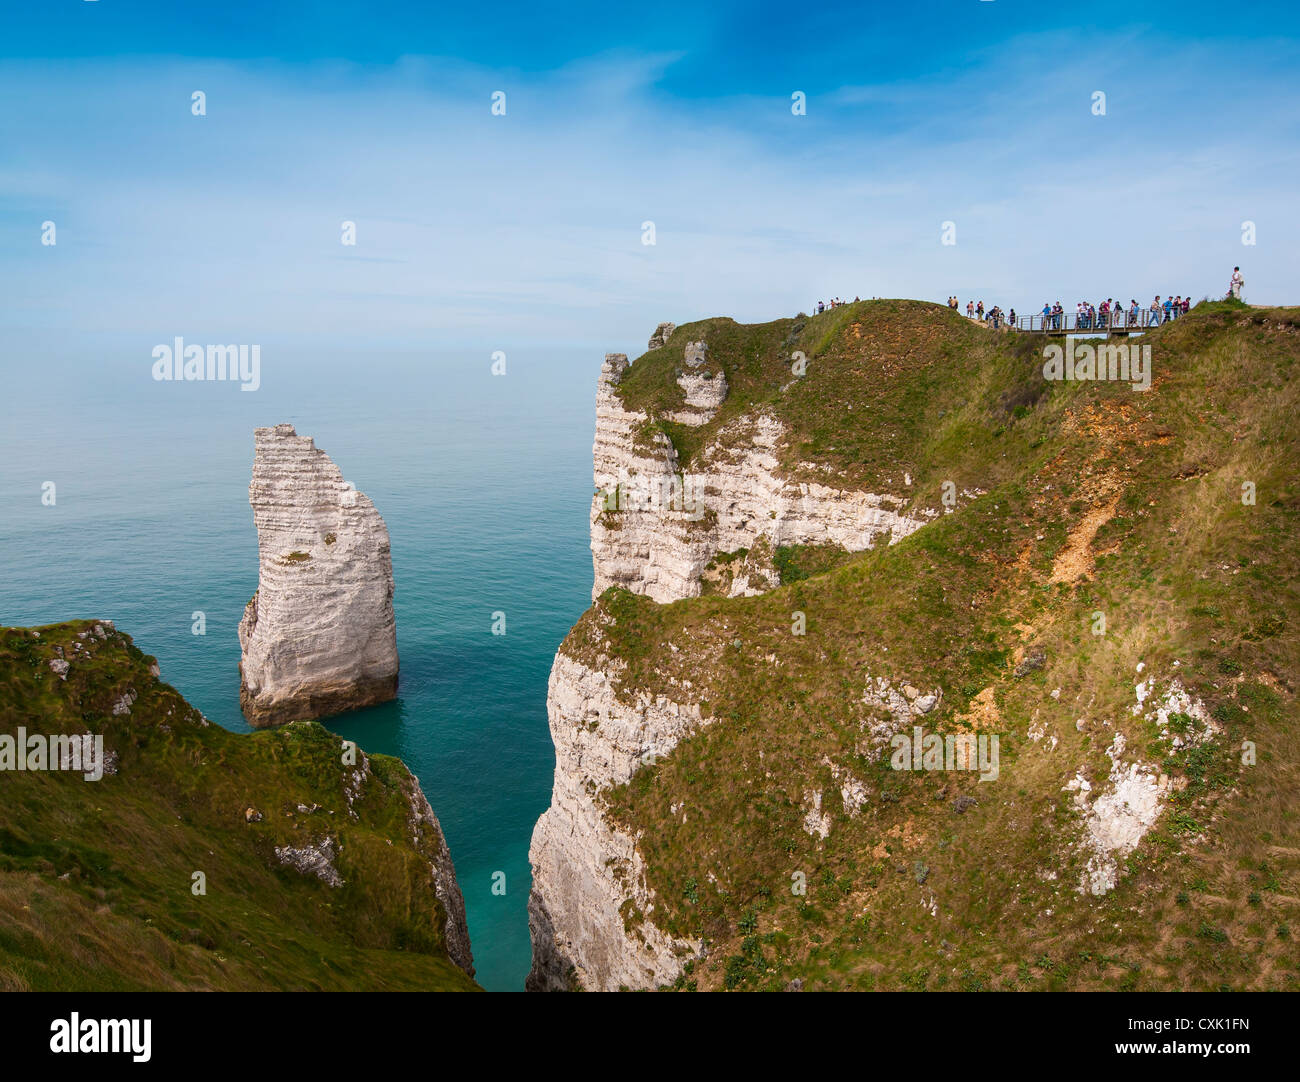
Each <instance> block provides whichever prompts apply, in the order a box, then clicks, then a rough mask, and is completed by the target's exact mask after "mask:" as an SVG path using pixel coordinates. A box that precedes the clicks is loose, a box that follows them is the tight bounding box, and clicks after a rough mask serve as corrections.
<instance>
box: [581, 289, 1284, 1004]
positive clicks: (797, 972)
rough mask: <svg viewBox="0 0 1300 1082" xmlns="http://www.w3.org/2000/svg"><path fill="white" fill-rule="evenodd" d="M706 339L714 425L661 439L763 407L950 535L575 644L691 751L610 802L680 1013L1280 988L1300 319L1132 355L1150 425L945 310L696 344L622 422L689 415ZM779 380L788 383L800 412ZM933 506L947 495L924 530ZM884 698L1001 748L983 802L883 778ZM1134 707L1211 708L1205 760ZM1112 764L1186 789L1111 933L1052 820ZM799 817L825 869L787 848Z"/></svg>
mask: <svg viewBox="0 0 1300 1082" xmlns="http://www.w3.org/2000/svg"><path fill="white" fill-rule="evenodd" d="M699 338H703V339H705V340H706V341H707V342H708V344H709V356H710V362H711V363H714V364H717V365H720V366H721V368H722V369H723V370H724V371H725V373H726V377H727V380H728V383H729V385H730V387H731V389H732V390H731V395H730V397H729V398H728V400H727V402H726V403H725V404H724V405H723V407H722V409H721V410H720V411H719V415H718V417H717V418H715V419H714V420H713V421H712V422H710V424H709V425H706V426H703V427H702V428H701V429H697V430H694V431H687V430H684V429H681V428H675V427H673V426H672V425H671V424H665V425H664V429H665V431H667V432H668V433H669V434H670V436H671V437H672V438H673V440H674V441H675V442H676V443H677V446H678V448H679V451H680V452H681V453H682V454H683V455H684V457H686V458H687V460H688V461H689V458H690V456H691V455H693V454H695V453H697V452H698V450H699V449H700V448H702V447H703V446H704V445H705V444H706V443H707V441H708V440H710V439H712V438H713V437H714V436H716V434H717V433H718V431H719V430H720V429H721V427H722V426H723V425H725V424H726V422H727V420H728V419H731V418H734V417H736V416H739V415H741V414H743V413H744V412H747V411H750V410H753V409H755V408H759V407H762V408H766V409H768V410H770V411H771V412H773V413H774V414H775V415H777V416H779V417H780V418H781V419H782V420H783V421H784V422H785V423H786V424H787V426H788V427H789V429H790V431H791V445H790V448H789V453H788V460H787V462H786V463H785V464H784V465H786V466H787V468H789V469H791V470H797V469H799V468H800V466H799V464H800V463H805V462H809V463H813V464H814V465H819V466H826V467H829V468H830V475H831V476H832V477H833V476H834V475H839V476H840V477H843V478H845V479H847V480H848V481H849V482H851V483H853V484H855V485H857V484H860V485H862V486H863V487H865V488H868V489H873V483H874V484H875V486H876V487H875V488H874V489H873V490H874V491H881V490H882V489H885V490H888V491H894V492H897V491H900V480H901V475H902V474H903V473H904V472H906V473H907V474H909V475H910V479H911V486H910V488H907V489H905V491H907V492H908V493H909V494H910V495H911V496H912V505H911V506H912V509H913V510H916V511H918V512H919V511H922V510H924V509H930V510H932V511H934V512H937V513H938V514H937V517H936V518H935V520H934V521H933V522H932V523H931V524H929V525H927V526H926V527H924V528H923V529H921V530H920V531H918V532H916V533H914V534H912V535H911V536H909V537H908V538H906V539H905V540H903V541H902V542H900V543H898V544H896V545H892V546H888V547H879V548H876V549H874V550H871V551H868V552H864V553H860V554H857V555H855V556H852V557H848V558H847V559H839V558H837V559H833V560H825V561H819V560H815V559H806V558H802V557H801V554H800V553H799V552H797V551H796V552H787V553H783V554H782V561H783V565H784V566H785V567H786V568H787V569H793V571H794V572H795V573H793V574H790V573H787V574H785V575H783V581H784V582H785V585H783V586H782V587H780V588H779V589H776V590H774V591H772V592H770V593H767V594H764V595H762V596H757V597H748V598H734V599H728V598H723V597H716V596H703V597H700V598H695V599H690V600H685V601H679V602H675V603H673V604H669V605H657V604H655V603H654V602H652V601H650V600H648V599H646V598H643V597H639V596H634V595H632V594H629V593H627V592H625V591H621V590H617V589H612V590H610V591H607V592H606V593H605V595H603V596H602V597H601V598H600V599H599V601H598V602H597V603H596V605H594V606H593V608H592V609H591V610H590V611H589V612H588V613H587V615H586V616H585V617H584V618H583V619H582V620H581V621H580V623H579V624H578V625H577V626H576V627H575V629H574V631H573V632H572V634H571V636H570V638H569V639H568V640H567V642H566V644H565V646H564V648H563V649H564V650H565V651H566V652H567V653H569V654H571V655H573V656H575V657H578V658H580V659H582V660H584V661H586V662H587V663H588V664H590V665H593V666H597V667H604V668H606V670H607V671H610V672H611V673H612V674H614V677H613V678H614V680H615V683H616V686H617V688H618V690H619V694H620V696H622V697H624V698H625V699H627V700H628V701H632V699H633V697H634V696H635V695H636V694H638V693H641V692H649V693H651V694H663V695H667V696H668V697H670V698H672V699H675V700H677V701H695V702H699V703H701V705H702V707H703V710H704V713H705V714H706V715H707V716H708V717H709V718H710V721H709V723H708V724H707V725H705V726H704V727H702V728H701V729H700V730H699V731H698V732H696V733H695V734H694V735H692V736H691V737H690V738H688V739H686V740H684V741H683V742H682V743H680V744H679V745H678V746H677V748H676V749H675V750H674V751H673V752H672V753H671V754H670V755H669V756H667V757H666V758H663V759H660V760H658V761H657V762H655V763H654V764H653V765H651V766H647V767H645V768H643V769H642V770H640V771H639V772H638V773H637V774H636V775H635V776H634V777H633V779H632V781H631V782H630V783H629V784H628V785H626V786H623V787H621V788H619V789H617V790H615V791H613V792H612V793H610V794H608V808H607V813H608V814H609V815H610V816H611V817H613V818H615V819H616V820H618V821H619V822H620V823H621V824H622V825H623V826H624V827H625V828H627V829H629V830H631V831H633V832H635V833H636V835H637V836H638V837H639V839H640V841H639V847H640V849H641V852H642V854H643V855H644V857H645V859H646V861H647V865H648V869H649V871H648V877H649V885H650V886H651V887H652V888H653V890H654V891H655V892H656V895H657V899H658V905H657V909H656V913H655V914H654V919H655V920H656V922H657V923H659V924H660V925H661V926H663V927H665V928H666V929H668V930H670V931H673V932H675V933H680V934H689V935H693V936H702V937H703V938H704V940H705V942H706V944H707V956H706V957H705V958H704V959H703V960H702V961H700V962H698V963H696V964H695V966H694V969H693V972H691V973H690V974H689V976H688V977H687V978H684V980H683V981H682V982H681V983H682V984H683V985H684V986H687V987H699V988H723V987H725V988H737V989H743V988H754V989H764V988H771V989H776V988H783V987H785V986H787V984H788V983H789V982H791V981H792V980H794V979H795V978H798V979H799V980H800V981H801V982H802V987H804V988H914V989H942V988H948V989H958V988H966V989H981V988H991V989H1037V988H1094V989H1117V988H1124V989H1158V988H1186V989H1198V988H1199V989H1206V988H1209V989H1213V988H1227V989H1277V988H1291V989H1293V988H1295V987H1296V986H1297V981H1298V980H1300V949H1298V948H1297V945H1296V939H1297V935H1300V819H1298V817H1300V807H1297V805H1296V803H1295V793H1296V792H1297V789H1298V788H1300V740H1298V739H1297V738H1298V737H1300V717H1298V712H1297V708H1296V701H1295V691H1296V688H1297V686H1298V685H1300V650H1298V648H1297V643H1298V642H1300V635H1298V634H1297V618H1298V617H1300V422H1298V421H1297V417H1300V400H1298V399H1300V393H1298V392H1297V386H1298V381H1300V370H1298V369H1300V363H1298V362H1300V310H1297V309H1249V308H1246V307H1245V306H1237V305H1228V304H1222V303H1218V304H1210V303H1202V304H1201V305H1199V306H1198V307H1197V308H1196V309H1194V310H1193V312H1192V314H1191V315H1190V316H1188V317H1185V318H1183V319H1180V320H1178V321H1177V322H1175V323H1173V324H1170V325H1167V326H1165V327H1162V328H1160V329H1159V330H1156V331H1154V332H1152V333H1150V334H1148V335H1146V336H1145V337H1143V338H1140V339H1135V340H1134V341H1133V343H1132V344H1133V345H1134V346H1138V345H1144V346H1150V347H1151V355H1152V369H1153V374H1154V380H1153V383H1152V386H1151V389H1150V390H1149V391H1146V392H1138V391H1135V390H1133V389H1132V388H1131V387H1130V386H1129V384H1127V383H1109V382H1048V381H1046V380H1044V379H1043V377H1042V365H1043V353H1042V348H1043V344H1044V343H1043V341H1042V340H1041V339H1039V338H1038V337H1036V336H1034V337H1030V336H1024V335H1014V334H1013V335H1008V334H1001V335H998V334H993V333H990V332H988V331H986V330H984V329H983V328H980V327H977V326H975V325H973V324H971V323H970V322H969V321H967V320H964V319H962V318H961V317H960V316H958V315H956V314H954V313H951V312H948V311H946V310H945V309H943V308H941V307H939V306H934V305H923V304H918V303H913V302H896V301H881V302H864V303H861V304H854V305H848V306H845V307H844V308H840V309H835V310H833V311H832V312H828V313H826V314H824V315H822V316H816V317H811V318H806V319H803V318H801V320H800V321H799V322H798V323H796V322H795V321H791V320H784V321H778V322H776V323H770V324H764V325H762V326H758V327H742V326H739V325H737V324H735V323H732V322H731V321H729V320H710V321H706V322H705V323H702V324H692V325H689V326H686V327H681V328H678V329H677V331H676V332H675V333H674V335H673V336H672V339H671V340H670V342H669V343H668V345H666V346H665V347H663V348H661V349H659V350H656V351H653V352H651V353H649V354H647V355H646V356H645V357H643V358H641V359H640V360H638V361H637V362H636V363H634V364H633V365H632V366H631V368H630V369H629V370H628V373H627V374H626V375H625V377H624V379H623V384H622V394H623V396H624V398H625V401H627V403H628V404H629V405H632V406H637V407H640V408H648V409H651V410H652V411H659V410H664V411H668V410H672V409H674V408H676V407H677V405H678V404H679V402H680V398H674V388H675V382H674V379H675V376H674V372H675V369H676V368H678V367H680V355H681V350H682V347H683V345H684V343H685V342H687V341H692V340H695V339H699ZM794 349H802V350H804V352H805V353H806V355H807V358H808V368H807V373H806V375H804V376H803V377H802V378H801V379H799V380H797V381H796V382H794V383H791V380H792V378H793V377H792V376H791V374H790V369H789V357H790V353H791V351H792V350H794ZM787 384H788V385H789V386H788V388H787V389H786V390H785V391H784V392H783V391H782V390H781V387H783V386H786V385H787ZM822 476H823V477H825V476H827V474H825V473H824V474H822ZM882 481H888V484H887V485H886V484H883V483H882ZM945 482H952V483H953V488H952V489H946V488H945ZM826 483H828V484H835V483H836V482H835V481H834V480H833V479H832V480H828V481H827V482H826ZM1244 486H1245V487H1244ZM954 490H955V491H956V492H958V493H962V492H963V491H966V492H968V493H969V495H966V496H961V497H960V498H959V499H958V500H957V506H956V509H955V510H953V511H952V512H951V513H944V512H945V511H947V510H948V508H947V507H946V506H945V504H944V501H943V499H942V497H943V494H944V492H945V491H954ZM798 614H803V622H804V625H805V627H804V633H803V634H797V633H795V628H796V627H797V626H798ZM610 659H616V661H617V662H618V664H616V665H610ZM877 678H883V679H885V680H887V681H889V682H890V684H891V685H892V686H893V687H894V688H903V687H905V686H907V685H911V686H912V687H913V688H914V689H916V690H919V692H921V693H929V692H937V691H942V699H941V701H940V704H939V705H938V707H937V708H936V709H935V710H934V711H933V712H932V713H930V714H928V715H927V716H926V717H925V719H924V725H925V729H926V731H927V732H955V731H971V732H983V733H990V734H991V733H997V734H999V735H1000V751H1001V772H1000V776H999V778H998V779H997V780H996V781H987V782H983V783H981V782H980V781H979V780H978V775H977V774H973V773H966V772H943V771H937V772H927V771H918V772H911V771H895V770H893V769H891V768H890V766H889V762H888V750H886V751H885V752H884V753H883V754H882V753H881V752H880V751H879V749H878V748H875V749H873V748H872V747H870V745H869V742H868V741H866V740H864V736H865V734H867V733H868V732H869V729H870V726H871V724H872V723H874V722H878V721H879V720H880V719H881V713H880V711H879V709H878V707H876V706H874V705H872V703H870V702H868V701H866V698H865V696H866V692H867V690H868V681H869V680H870V681H871V682H872V683H873V684H874V682H875V680H876V679H877ZM1149 678H1154V687H1155V688H1156V689H1157V690H1158V689H1160V688H1163V687H1166V686H1167V685H1168V684H1169V682H1170V681H1172V680H1173V679H1174V678H1177V679H1178V680H1179V681H1180V682H1181V684H1182V685H1183V686H1184V687H1185V688H1186V689H1187V690H1188V692H1190V694H1191V695H1192V696H1193V697H1195V698H1199V699H1200V700H1201V701H1202V702H1203V703H1204V704H1205V707H1206V709H1207V711H1208V712H1209V714H1210V716H1211V717H1212V718H1213V720H1214V724H1215V725H1216V726H1217V728H1218V729H1219V732H1218V733H1217V734H1216V735H1215V736H1214V738H1213V740H1212V741H1210V742H1209V743H1206V744H1203V745H1201V746H1199V747H1187V746H1184V747H1181V748H1179V747H1177V746H1175V744H1174V742H1173V741H1172V740H1171V739H1170V736H1169V733H1167V732H1165V733H1162V732H1161V731H1160V730H1159V729H1158V728H1157V727H1156V726H1155V725H1153V724H1152V723H1151V722H1149V721H1146V720H1145V713H1146V711H1145V710H1143V709H1140V708H1139V709H1138V710H1136V711H1135V709H1134V708H1135V706H1138V703H1139V699H1138V695H1137V692H1136V685H1138V684H1139V683H1142V682H1144V681H1146V680H1147V679H1149ZM1149 706H1150V703H1149V702H1148V704H1147V707H1148V709H1149ZM1171 724H1172V726H1173V728H1174V729H1177V728H1178V727H1179V726H1181V725H1184V724H1186V718H1185V716H1184V715H1181V714H1178V713H1175V714H1174V715H1173V719H1172V723H1171ZM1117 733H1122V734H1123V735H1124V737H1125V742H1126V745H1127V748H1128V753H1127V754H1126V755H1125V756H1124V759H1125V761H1126V762H1128V761H1131V760H1133V759H1135V758H1140V759H1142V760H1144V761H1146V762H1148V763H1152V764H1154V765H1155V766H1157V767H1158V768H1159V769H1160V771H1162V772H1163V773H1165V774H1166V775H1167V776H1168V777H1169V778H1171V779H1172V781H1173V784H1172V785H1171V786H1170V795H1169V804H1168V806H1167V807H1166V808H1165V810H1164V811H1163V813H1162V814H1161V816H1160V818H1159V819H1158V820H1157V821H1156V823H1155V825H1154V826H1153V827H1152V828H1151V829H1150V830H1149V831H1148V833H1147V834H1146V835H1145V837H1144V838H1143V840H1142V841H1141V843H1140V845H1139V846H1138V848H1137V849H1136V850H1135V851H1134V852H1133V853H1132V854H1131V855H1130V856H1129V857H1128V858H1127V861H1126V862H1124V864H1123V867H1122V869H1121V875H1120V877H1119V879H1118V883H1117V884H1116V886H1115V888H1114V889H1112V890H1110V891H1109V892H1108V893H1106V894H1105V895H1104V896H1100V897H1097V896H1093V895H1092V894H1090V893H1080V892H1079V890H1078V886H1079V883H1080V876H1081V874H1082V872H1083V868H1084V864H1085V861H1086V857H1087V853H1086V850H1085V848H1084V847H1083V845H1082V844H1081V838H1082V835H1083V833H1084V823H1083V821H1082V820H1081V817H1080V812H1079V810H1078V808H1077V806H1076V804H1075V802H1074V794H1073V792H1071V791H1069V790H1067V789H1066V786H1067V785H1068V784H1070V782H1071V779H1074V778H1075V777H1076V775H1080V774H1081V775H1082V776H1083V777H1084V778H1085V779H1087V780H1088V781H1089V782H1090V784H1091V787H1092V789H1091V791H1092V794H1093V795H1094V796H1095V795H1096V794H1097V793H1099V792H1101V791H1103V790H1105V788H1106V786H1107V775H1108V772H1109V771H1110V769H1111V760H1110V758H1109V757H1108V755H1107V750H1108V749H1109V748H1112V747H1113V746H1114V738H1115V735H1116V734H1117ZM1035 734H1036V735H1035ZM1244 742H1249V743H1250V745H1251V746H1252V748H1253V751H1254V755H1255V759H1254V761H1253V762H1243V760H1249V759H1250V755H1249V754H1248V753H1245V752H1243V743H1244ZM846 778H850V779H853V780H855V781H856V782H859V783H861V787H862V790H864V791H865V793H866V798H865V801H864V802H863V803H862V805H861V807H860V808H859V809H857V810H854V809H853V808H850V807H847V806H846V802H845V797H844V795H843V793H844V791H845V788H844V787H845V785H846V781H845V779H846ZM814 793H817V794H820V809H821V811H822V812H823V813H825V814H826V815H827V816H828V817H829V832H828V833H827V834H826V836H825V837H822V836H821V834H820V832H819V831H817V830H813V831H812V832H811V833H810V831H809V829H808V826H807V817H808V815H809V811H810V796H811V794H814ZM852 802H854V803H856V798H855V800H854V801H852ZM799 878H802V879H803V880H804V881H806V884H807V886H806V893H804V894H799V893H796V892H795V891H794V890H793V889H792V884H794V883H796V882H797V881H798V880H799Z"/></svg>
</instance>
